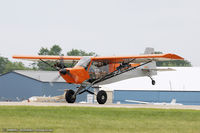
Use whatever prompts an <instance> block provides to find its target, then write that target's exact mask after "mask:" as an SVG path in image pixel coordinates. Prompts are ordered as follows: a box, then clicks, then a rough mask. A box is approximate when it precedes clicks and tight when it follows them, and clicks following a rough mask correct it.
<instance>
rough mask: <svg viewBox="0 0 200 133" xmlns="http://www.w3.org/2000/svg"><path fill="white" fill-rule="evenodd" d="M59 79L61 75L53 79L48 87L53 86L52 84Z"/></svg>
mask: <svg viewBox="0 0 200 133" xmlns="http://www.w3.org/2000/svg"><path fill="white" fill-rule="evenodd" d="M60 77H61V75H60V74H59V75H58V76H57V77H55V78H54V79H53V80H52V81H51V82H49V84H50V86H53V83H54V82H56V81H57V80H58V79H59V78H60Z"/></svg>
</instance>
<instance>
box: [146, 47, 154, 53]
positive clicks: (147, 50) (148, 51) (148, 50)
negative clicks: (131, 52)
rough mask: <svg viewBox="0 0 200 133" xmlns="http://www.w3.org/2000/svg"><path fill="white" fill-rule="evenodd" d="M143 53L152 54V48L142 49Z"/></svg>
mask: <svg viewBox="0 0 200 133" xmlns="http://www.w3.org/2000/svg"><path fill="white" fill-rule="evenodd" d="M144 54H154V48H150V47H147V48H146V49H145V51H144Z"/></svg>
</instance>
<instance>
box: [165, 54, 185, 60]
mask: <svg viewBox="0 0 200 133" xmlns="http://www.w3.org/2000/svg"><path fill="white" fill-rule="evenodd" d="M165 57H166V58H170V59H173V60H184V58H183V57H181V56H179V55H176V54H166V55H165Z"/></svg>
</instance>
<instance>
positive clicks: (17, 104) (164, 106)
mask: <svg viewBox="0 0 200 133" xmlns="http://www.w3.org/2000/svg"><path fill="white" fill-rule="evenodd" d="M0 106H44V107H46V106H55V107H62V106H63V107H95V108H102V107H103V108H154V109H191V110H200V106H196V105H145V104H104V105H100V104H87V103H74V104H68V103H50V102H0Z"/></svg>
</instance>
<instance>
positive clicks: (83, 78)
mask: <svg viewBox="0 0 200 133" xmlns="http://www.w3.org/2000/svg"><path fill="white" fill-rule="evenodd" d="M13 58H14V59H25V60H32V61H41V62H44V63H46V64H48V65H50V64H49V63H48V62H47V61H54V62H55V63H54V65H53V66H52V65H50V66H51V67H52V68H54V69H55V70H57V71H58V72H59V73H60V76H61V77H62V78H63V79H64V80H65V81H66V82H67V83H70V84H78V85H79V87H78V89H77V90H76V91H74V90H72V89H70V90H68V91H67V92H66V94H65V99H66V101H67V102H68V103H74V102H75V100H76V96H77V95H79V94H82V93H84V92H88V93H90V94H93V95H96V94H95V93H94V92H92V91H90V90H89V88H91V87H93V88H95V87H98V86H99V85H103V84H109V83H113V82H118V81H121V80H125V79H129V78H135V77H142V76H148V77H149V78H150V79H151V81H152V85H155V83H156V82H155V80H153V78H152V76H153V75H156V74H157V71H170V69H167V70H166V69H162V70H161V69H156V61H169V60H183V58H182V57H180V56H178V55H176V54H154V49H153V48H146V50H145V52H144V54H143V55H136V56H110V57H89V56H83V57H81V56H41V55H40V56H20V55H15V56H13ZM65 63H72V64H75V63H76V65H75V66H74V67H73V68H67V67H66V66H65ZM106 101H107V94H106V92H105V91H104V90H100V91H99V92H98V93H97V102H98V103H99V104H104V103H106Z"/></svg>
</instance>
